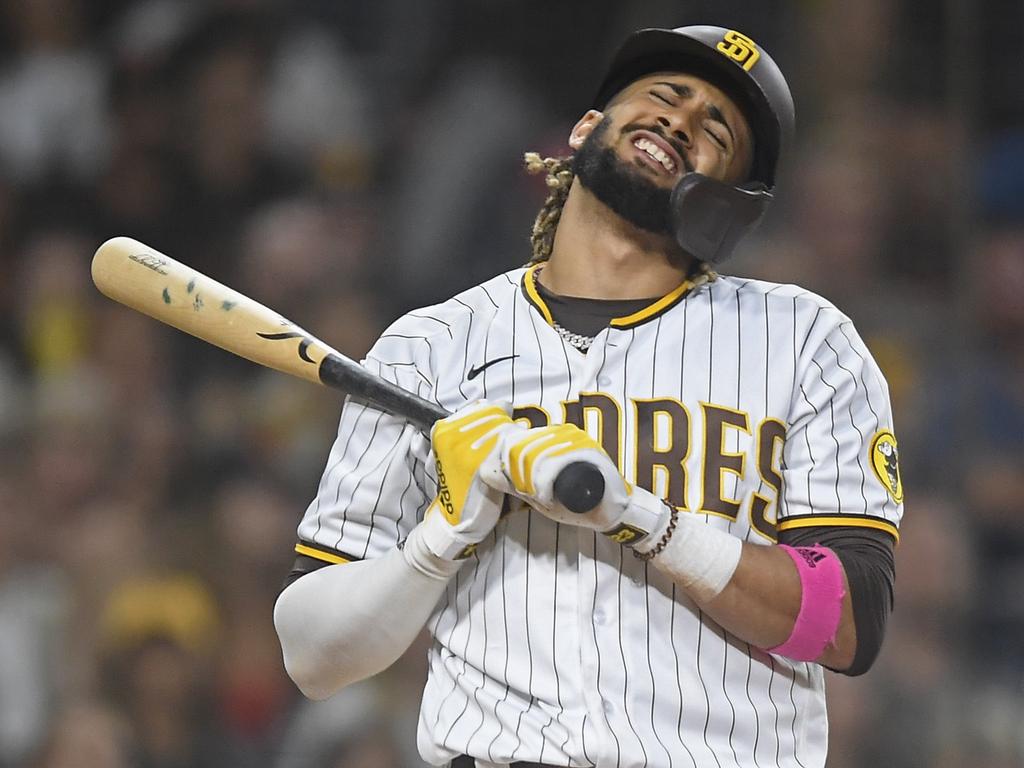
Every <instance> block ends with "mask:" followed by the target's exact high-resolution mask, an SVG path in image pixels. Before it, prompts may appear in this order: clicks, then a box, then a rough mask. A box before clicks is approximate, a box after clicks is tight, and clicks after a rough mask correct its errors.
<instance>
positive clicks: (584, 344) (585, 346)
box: [551, 321, 597, 354]
mask: <svg viewBox="0 0 1024 768" xmlns="http://www.w3.org/2000/svg"><path fill="white" fill-rule="evenodd" d="M551 326H552V327H553V328H554V329H555V331H556V332H557V333H558V335H559V336H561V337H562V340H563V341H566V342H568V343H569V344H572V345H573V346H574V347H576V349H578V350H579V351H580V352H582V353H583V354H587V350H589V349H590V346H591V345H592V344H593V343H594V339H595V338H597V337H596V336H584V335H583V334H582V333H573V332H572V331H570V330H568V329H567V328H563V327H562V326H560V325H559V324H558V323H557V322H555V321H552V322H551Z"/></svg>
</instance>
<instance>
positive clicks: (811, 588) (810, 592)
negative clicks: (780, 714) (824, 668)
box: [767, 544, 845, 661]
mask: <svg viewBox="0 0 1024 768" xmlns="http://www.w3.org/2000/svg"><path fill="white" fill-rule="evenodd" d="M781 546H782V549H784V550H786V553H787V554H788V555H789V556H790V557H791V558H793V562H794V563H796V570H797V573H798V574H799V575H800V586H801V589H802V593H801V595H800V613H798V614H797V617H796V623H795V624H794V625H793V632H792V634H790V636H789V639H788V640H787V641H786V642H784V643H783V644H782V645H778V646H776V647H775V648H768V649H767V650H768V652H769V653H774V654H776V655H778V656H785V657H786V658H789V659H794V660H796V661H814V660H815V659H817V658H818V657H819V656H821V654H822V652H823V651H824V650H825V648H826V647H827V646H828V645H829V644H830V643H832V642H833V641H834V640H835V639H836V632H838V631H839V619H840V616H841V613H842V607H843V595H844V594H845V592H843V568H842V565H841V564H840V562H839V558H838V557H836V554H835V552H833V551H832V550H831V549H828V548H827V547H819V546H815V547H787V546H786V545H785V544H783V545H781Z"/></svg>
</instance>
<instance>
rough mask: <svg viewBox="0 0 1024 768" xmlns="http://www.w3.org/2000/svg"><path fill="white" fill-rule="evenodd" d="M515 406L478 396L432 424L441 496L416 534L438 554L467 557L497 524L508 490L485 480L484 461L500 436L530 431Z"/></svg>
mask: <svg viewBox="0 0 1024 768" xmlns="http://www.w3.org/2000/svg"><path fill="white" fill-rule="evenodd" d="M511 410H512V406H511V405H510V404H495V403H490V402H487V401H480V402H477V403H473V404H471V405H468V406H465V407H463V408H461V409H460V410H458V411H456V412H455V413H454V414H452V415H451V416H449V417H448V418H446V419H442V420H441V421H438V422H437V423H436V424H434V428H433V429H432V430H431V432H430V439H431V442H432V443H433V448H434V456H435V457H436V459H437V481H438V489H437V497H436V498H435V499H434V501H433V502H432V503H431V505H430V506H429V507H428V508H427V512H426V515H425V516H424V518H423V522H422V523H420V525H419V526H417V530H416V535H417V536H418V537H419V538H420V539H421V540H422V542H423V543H424V544H425V545H426V547H427V549H428V550H430V551H431V552H432V553H433V554H434V555H436V556H437V557H440V558H443V559H445V560H461V559H464V558H467V557H469V556H470V555H471V554H472V553H473V550H474V549H476V545H477V544H478V543H479V542H481V541H483V540H484V539H485V538H486V537H487V535H488V534H490V532H491V530H492V529H493V528H494V526H495V525H496V524H497V522H498V518H499V517H500V516H501V505H502V502H503V501H504V498H503V497H504V492H503V491H502V490H501V489H500V488H496V487H493V486H491V485H488V484H487V483H485V482H483V481H482V480H481V478H480V466H481V464H483V463H484V461H485V459H487V458H488V456H489V455H490V454H492V453H493V452H494V451H495V449H496V446H497V443H498V439H499V437H501V435H503V434H506V433H512V432H524V431H525V430H526V428H525V427H524V426H523V425H521V424H516V423H514V422H513V421H512V419H511V418H509V414H510V412H511ZM493 464H494V462H493V460H492V461H491V462H490V466H493Z"/></svg>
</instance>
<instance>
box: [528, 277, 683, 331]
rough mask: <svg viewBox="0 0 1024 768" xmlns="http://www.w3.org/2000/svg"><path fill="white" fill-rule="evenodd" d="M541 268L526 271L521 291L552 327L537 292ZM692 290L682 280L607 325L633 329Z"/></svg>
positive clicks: (664, 310)
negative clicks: (645, 303)
mask: <svg viewBox="0 0 1024 768" xmlns="http://www.w3.org/2000/svg"><path fill="white" fill-rule="evenodd" d="M542 266H543V264H534V265H533V266H532V267H530V268H529V269H527V270H526V273H525V274H524V275H523V282H522V289H523V294H524V295H525V296H526V300H527V301H529V302H530V303H531V304H532V305H533V307H534V309H536V310H537V311H538V312H540V313H541V315H542V316H543V317H544V320H545V321H546V322H547V324H548V325H552V326H553V325H554V324H555V320H554V318H553V317H552V316H551V310H550V309H549V308H548V305H547V304H546V303H545V302H544V299H543V298H542V297H541V295H540V291H538V290H537V272H539V271H540V268H541V267H542ZM692 288H693V282H692V281H690V280H684V281H683V282H682V283H681V284H680V285H679V286H678V287H677V288H675V289H674V290H673V291H671V292H670V293H667V294H665V295H664V296H662V297H661V298H660V299H658V300H656V301H653V302H651V303H650V304H648V305H647V306H646V307H644V308H643V309H640V310H637V311H636V312H634V313H632V314H631V315H624V316H623V317H613V318H612V319H611V321H610V322H609V325H610V326H611V327H612V328H618V329H627V328H634V327H636V326H638V325H641V324H642V323H646V322H647V321H649V320H653V319H654V318H656V317H659V316H660V315H663V314H664V313H666V312H668V310H670V309H672V307H674V306H675V305H676V304H678V303H679V302H680V301H682V300H683V299H684V298H685V297H686V295H687V294H688V293H689V292H690V290H691V289H692Z"/></svg>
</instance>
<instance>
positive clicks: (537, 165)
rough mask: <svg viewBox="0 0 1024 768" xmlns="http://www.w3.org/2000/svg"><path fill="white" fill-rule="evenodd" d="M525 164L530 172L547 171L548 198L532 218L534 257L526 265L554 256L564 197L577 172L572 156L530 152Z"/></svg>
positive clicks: (531, 236)
mask: <svg viewBox="0 0 1024 768" xmlns="http://www.w3.org/2000/svg"><path fill="white" fill-rule="evenodd" d="M523 160H524V161H525V163H526V171H527V173H531V174H537V173H541V172H542V171H543V172H544V173H546V174H547V176H546V177H545V179H544V182H545V183H546V184H547V185H548V190H549V191H548V197H547V199H546V200H545V201H544V205H543V206H542V207H541V209H540V212H538V213H537V218H536V219H534V221H533V231H532V232H531V233H530V245H531V246H532V247H533V258H532V259H530V261H529V263H528V264H527V266H533V265H534V264H539V263H540V262H542V261H547V260H548V259H549V258H551V248H552V246H553V245H554V243H555V230H556V229H558V221H559V219H561V218H562V207H563V206H564V205H565V199H566V198H567V197H568V196H569V187H571V186H572V181H573V179H575V178H576V174H575V173H573V170H572V158H571V157H544V158H542V157H541V156H540V155H539V154H537V153H536V152H527V153H526V154H525V155H524V156H523Z"/></svg>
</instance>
